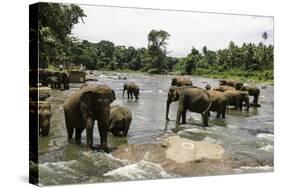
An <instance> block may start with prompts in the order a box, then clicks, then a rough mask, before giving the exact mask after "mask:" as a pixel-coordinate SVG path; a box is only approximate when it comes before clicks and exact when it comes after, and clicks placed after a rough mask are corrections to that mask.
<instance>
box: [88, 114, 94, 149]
mask: <svg viewBox="0 0 281 188" xmlns="http://www.w3.org/2000/svg"><path fill="white" fill-rule="evenodd" d="M93 131H94V121H93V120H92V119H91V118H87V119H86V135H87V146H88V147H89V148H91V149H93Z"/></svg>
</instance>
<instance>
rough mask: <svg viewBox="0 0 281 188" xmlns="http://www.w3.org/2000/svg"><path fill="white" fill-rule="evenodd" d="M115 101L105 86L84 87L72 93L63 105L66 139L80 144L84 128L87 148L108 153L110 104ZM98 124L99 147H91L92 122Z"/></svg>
mask: <svg viewBox="0 0 281 188" xmlns="http://www.w3.org/2000/svg"><path fill="white" fill-rule="evenodd" d="M114 100H115V93H114V91H113V90H112V89H111V88H110V87H108V86H106V85H97V86H85V87H83V88H82V89H80V90H78V91H76V92H75V93H73V94H72V95H71V96H70V97H69V98H68V99H67V100H66V102H65V104H64V115H65V123H66V129H67V134H68V139H69V140H71V139H72V135H73V132H74V129H75V141H76V143H77V144H80V142H81V134H82V132H83V130H84V129H85V128H86V135H87V146H88V147H89V148H91V149H101V150H103V151H105V152H109V151H110V149H109V147H108V145H107V134H108V126H109V118H110V104H111V103H112V102H113V101H114ZM95 120H97V122H98V130H99V135H100V143H101V145H100V147H99V148H95V147H94V146H93V129H94V121H95Z"/></svg>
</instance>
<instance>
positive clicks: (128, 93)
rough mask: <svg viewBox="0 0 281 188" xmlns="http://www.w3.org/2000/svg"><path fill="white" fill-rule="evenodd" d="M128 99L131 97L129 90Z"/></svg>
mask: <svg viewBox="0 0 281 188" xmlns="http://www.w3.org/2000/svg"><path fill="white" fill-rule="evenodd" d="M127 95H128V99H130V92H129V91H128V90H127Z"/></svg>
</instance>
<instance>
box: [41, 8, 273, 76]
mask: <svg viewBox="0 0 281 188" xmlns="http://www.w3.org/2000/svg"><path fill="white" fill-rule="evenodd" d="M40 9H41V10H40V11H39V12H40V13H42V14H40V15H39V39H40V65H41V67H46V66H48V65H53V66H58V65H59V64H65V65H66V66H69V65H70V64H74V65H80V64H83V65H85V66H86V68H87V69H93V70H125V71H128V70H132V71H143V72H148V73H151V74H163V73H164V74H165V73H168V72H174V73H178V74H189V75H204V76H212V77H224V78H226V77H240V78H241V77H244V78H251V79H255V80H273V50H274V49H273V46H272V45H265V44H264V43H262V42H260V43H259V44H258V45H256V44H253V43H248V44H246V43H244V44H243V45H242V46H237V45H236V44H235V43H234V42H232V41H231V42H230V43H229V46H228V48H225V49H220V50H217V51H212V50H209V49H208V48H207V46H204V47H203V48H202V51H201V52H200V51H199V50H198V49H196V48H194V47H193V48H192V49H191V52H190V53H188V54H187V56H186V57H181V58H176V57H170V56H168V55H167V45H168V43H167V42H168V40H169V37H170V34H169V33H168V32H166V31H163V30H159V31H157V30H151V31H150V32H149V33H148V37H147V42H148V45H147V48H145V47H143V48H138V49H136V48H134V47H132V46H130V47H126V46H116V45H115V44H114V43H113V42H111V41H106V40H102V41H100V42H98V43H93V42H89V41H86V40H83V41H81V40H78V39H77V38H75V37H73V36H71V30H72V28H73V25H74V24H76V23H78V22H79V19H81V20H82V21H83V17H85V16H86V15H85V14H84V12H83V10H82V9H81V8H79V7H78V6H76V5H63V4H48V3H43V4H40ZM187 37H188V36H187ZM261 39H263V40H264V41H266V40H267V39H268V34H267V33H266V32H264V33H262V35H261Z"/></svg>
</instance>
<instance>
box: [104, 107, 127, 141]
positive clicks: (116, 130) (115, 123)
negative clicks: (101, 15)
mask: <svg viewBox="0 0 281 188" xmlns="http://www.w3.org/2000/svg"><path fill="white" fill-rule="evenodd" d="M131 121H132V113H131V111H130V110H129V109H128V108H126V107H122V106H119V105H115V106H112V107H111V108H110V119H109V129H108V130H109V132H111V133H112V134H113V135H114V136H127V133H128V131H129V128H130V124H131Z"/></svg>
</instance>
